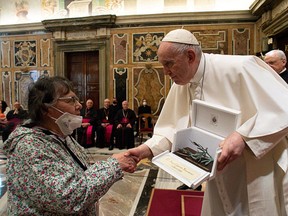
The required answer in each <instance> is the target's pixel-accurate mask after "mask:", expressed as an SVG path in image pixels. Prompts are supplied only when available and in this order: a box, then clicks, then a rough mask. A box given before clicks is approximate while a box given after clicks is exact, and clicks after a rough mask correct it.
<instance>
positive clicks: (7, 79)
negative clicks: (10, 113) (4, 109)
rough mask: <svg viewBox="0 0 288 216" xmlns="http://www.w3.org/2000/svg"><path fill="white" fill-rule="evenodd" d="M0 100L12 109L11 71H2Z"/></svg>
mask: <svg viewBox="0 0 288 216" xmlns="http://www.w3.org/2000/svg"><path fill="white" fill-rule="evenodd" d="M1 75H2V98H3V100H4V101H5V102H6V103H7V105H8V106H9V107H12V101H11V99H12V90H11V89H12V79H11V71H2V74H1Z"/></svg>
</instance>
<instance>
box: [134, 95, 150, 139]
mask: <svg viewBox="0 0 288 216" xmlns="http://www.w3.org/2000/svg"><path fill="white" fill-rule="evenodd" d="M145 113H147V114H151V113H152V111H151V106H148V104H147V101H146V99H143V100H142V105H141V106H139V107H138V119H137V126H136V128H137V130H138V128H139V124H144V120H143V119H141V118H139V116H140V115H141V114H145ZM147 120H148V127H150V128H152V118H151V117H149V118H148V119H147ZM138 135H139V131H137V134H136V136H138ZM149 136H150V137H151V136H152V134H149Z"/></svg>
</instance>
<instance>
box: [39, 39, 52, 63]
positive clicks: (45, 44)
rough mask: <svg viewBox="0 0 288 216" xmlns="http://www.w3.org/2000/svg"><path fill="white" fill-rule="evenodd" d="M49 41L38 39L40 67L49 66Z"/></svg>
mask: <svg viewBox="0 0 288 216" xmlns="http://www.w3.org/2000/svg"><path fill="white" fill-rule="evenodd" d="M50 44H51V43H50V39H40V60H41V63H40V66H41V67H45V66H50V61H51V60H50V55H51V54H50Z"/></svg>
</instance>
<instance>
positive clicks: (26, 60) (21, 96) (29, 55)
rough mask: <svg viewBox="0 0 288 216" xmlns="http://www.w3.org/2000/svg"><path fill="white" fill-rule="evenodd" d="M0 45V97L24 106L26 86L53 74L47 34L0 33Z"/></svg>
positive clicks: (51, 55) (9, 103)
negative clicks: (10, 34)
mask: <svg viewBox="0 0 288 216" xmlns="http://www.w3.org/2000/svg"><path fill="white" fill-rule="evenodd" d="M0 47H1V57H0V62H1V68H0V72H1V76H0V81H1V83H2V85H1V94H0V97H1V98H3V100H5V101H6V102H7V104H8V105H9V106H10V107H12V104H13V103H14V101H19V102H20V103H21V104H22V105H23V107H24V108H27V96H28V95H27V94H28V91H27V90H28V86H29V85H30V84H31V83H33V82H34V81H35V80H37V79H38V77H39V76H41V75H43V76H49V75H53V74H54V70H53V64H54V60H53V54H52V51H53V50H52V43H51V34H39V35H18V36H2V37H0Z"/></svg>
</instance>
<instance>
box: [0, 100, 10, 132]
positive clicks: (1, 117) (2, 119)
mask: <svg viewBox="0 0 288 216" xmlns="http://www.w3.org/2000/svg"><path fill="white" fill-rule="evenodd" d="M9 111H10V108H9V107H8V105H7V103H6V102H5V101H3V100H1V101H0V131H1V132H2V131H3V129H4V128H5V127H6V124H7V123H8V122H7V119H6V115H7V113H8V112H9Z"/></svg>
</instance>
